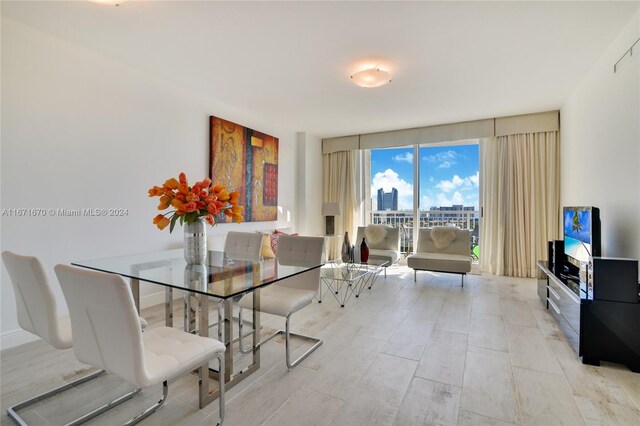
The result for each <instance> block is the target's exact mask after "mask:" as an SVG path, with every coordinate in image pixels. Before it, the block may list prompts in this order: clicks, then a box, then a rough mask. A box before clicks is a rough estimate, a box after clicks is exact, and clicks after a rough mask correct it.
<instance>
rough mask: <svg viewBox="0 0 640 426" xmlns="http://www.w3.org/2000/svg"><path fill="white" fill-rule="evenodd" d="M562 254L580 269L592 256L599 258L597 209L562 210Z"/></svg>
mask: <svg viewBox="0 0 640 426" xmlns="http://www.w3.org/2000/svg"><path fill="white" fill-rule="evenodd" d="M562 213H563V217H564V220H563V227H564V253H565V254H566V255H567V260H569V262H571V263H572V264H574V265H575V266H578V267H580V264H581V263H588V262H590V261H591V258H592V257H593V256H600V210H599V209H598V208H597V207H565V208H564V209H563V212H562Z"/></svg>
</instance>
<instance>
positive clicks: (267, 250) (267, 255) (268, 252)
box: [260, 234, 276, 259]
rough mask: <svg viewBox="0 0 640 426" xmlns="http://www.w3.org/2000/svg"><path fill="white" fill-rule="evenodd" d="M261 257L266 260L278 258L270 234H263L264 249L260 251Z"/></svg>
mask: <svg viewBox="0 0 640 426" xmlns="http://www.w3.org/2000/svg"><path fill="white" fill-rule="evenodd" d="M260 256H262V257H263V258H264V259H273V258H274V257H276V255H275V253H273V249H272V248H271V237H270V235H269V234H262V249H260Z"/></svg>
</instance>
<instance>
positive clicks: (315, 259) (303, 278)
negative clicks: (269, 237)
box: [276, 235, 324, 291]
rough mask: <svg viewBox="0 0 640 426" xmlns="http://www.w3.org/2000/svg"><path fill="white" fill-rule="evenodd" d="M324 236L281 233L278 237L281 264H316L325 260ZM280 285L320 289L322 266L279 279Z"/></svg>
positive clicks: (278, 257) (278, 255) (279, 261)
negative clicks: (300, 235) (299, 235)
mask: <svg viewBox="0 0 640 426" xmlns="http://www.w3.org/2000/svg"><path fill="white" fill-rule="evenodd" d="M323 256H324V237H298V236H290V235H281V236H280V238H279V239H278V253H277V256H276V257H277V260H278V263H279V264H281V265H291V266H315V265H319V264H320V263H322V261H323ZM278 284H279V285H283V286H285V287H292V288H299V289H303V290H313V291H318V288H319V287H320V268H316V269H313V270H311V271H309V272H305V273H304V274H300V275H296V276H293V277H291V278H287V279H286V280H283V281H279V282H278Z"/></svg>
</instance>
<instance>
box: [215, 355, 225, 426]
mask: <svg viewBox="0 0 640 426" xmlns="http://www.w3.org/2000/svg"><path fill="white" fill-rule="evenodd" d="M217 358H218V363H219V364H220V367H219V370H218V371H219V375H218V378H219V380H218V404H219V409H218V411H219V417H220V422H219V423H218V426H222V422H224V405H225V403H224V352H222V353H219V354H218V355H217Z"/></svg>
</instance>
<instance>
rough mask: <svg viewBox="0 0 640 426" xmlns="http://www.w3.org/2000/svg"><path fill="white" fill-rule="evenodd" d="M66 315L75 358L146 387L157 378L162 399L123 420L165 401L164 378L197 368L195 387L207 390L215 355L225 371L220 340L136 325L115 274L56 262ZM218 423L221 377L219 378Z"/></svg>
mask: <svg viewBox="0 0 640 426" xmlns="http://www.w3.org/2000/svg"><path fill="white" fill-rule="evenodd" d="M55 271H56V275H57V276H58V281H59V282H60V286H61V287H62V292H63V294H64V297H65V299H66V300H67V305H68V307H69V314H70V316H71V328H72V330H73V335H74V344H73V350H74V352H75V355H76V357H77V358H78V360H79V361H80V362H83V363H85V364H89V365H92V366H94V367H97V368H102V369H104V370H106V371H108V372H109V373H112V374H114V375H116V376H118V377H120V378H121V379H123V380H125V381H127V382H129V383H131V384H133V385H135V386H138V387H140V388H149V387H152V386H156V385H158V384H160V383H162V397H161V399H160V400H159V401H158V402H157V403H156V404H154V405H153V406H151V407H149V408H148V409H146V410H145V411H143V412H142V413H141V414H139V415H138V416H136V417H134V418H133V419H131V420H129V421H128V422H127V423H126V424H127V425H132V424H135V423H138V422H139V421H141V420H142V419H144V418H146V417H148V416H149V415H151V414H152V413H153V412H155V411H156V410H157V409H158V408H160V407H161V406H162V404H164V402H165V401H166V398H167V395H168V392H169V381H170V380H173V379H174V378H175V377H177V376H179V375H181V374H183V373H189V372H191V371H193V370H194V369H198V368H199V369H200V376H201V378H200V381H199V386H200V392H201V393H202V392H203V391H204V392H207V393H208V392H209V368H208V366H209V361H210V360H212V359H213V358H217V359H218V362H219V374H220V376H219V377H221V378H223V377H224V352H225V345H224V344H222V343H221V342H219V341H217V340H214V339H210V338H207V337H202V336H197V335H193V334H190V333H186V332H184V331H181V330H178V329H175V328H170V327H158V328H152V329H150V330H147V331H146V332H145V333H142V332H141V331H140V327H139V326H138V320H137V313H136V308H135V304H134V301H133V295H132V293H131V288H130V287H129V285H128V284H127V283H126V282H125V280H124V279H123V278H122V277H121V276H120V275H116V274H107V273H104V272H98V271H92V270H87V269H81V268H76V267H73V266H67V265H57V266H56V267H55ZM218 395H219V396H218V399H219V403H220V409H219V414H220V423H219V424H222V421H223V420H224V380H220V381H219V394H218Z"/></svg>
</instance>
